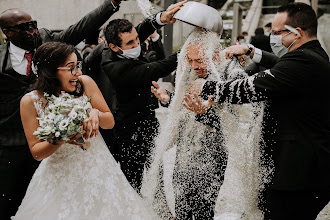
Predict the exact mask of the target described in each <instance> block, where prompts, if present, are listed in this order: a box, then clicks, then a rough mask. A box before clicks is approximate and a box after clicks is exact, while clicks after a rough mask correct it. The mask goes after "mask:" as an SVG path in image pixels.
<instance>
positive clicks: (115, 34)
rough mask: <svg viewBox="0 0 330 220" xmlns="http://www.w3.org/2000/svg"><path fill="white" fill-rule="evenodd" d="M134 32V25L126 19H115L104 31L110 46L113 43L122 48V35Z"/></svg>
mask: <svg viewBox="0 0 330 220" xmlns="http://www.w3.org/2000/svg"><path fill="white" fill-rule="evenodd" d="M132 30H133V24H132V23H131V22H130V21H129V20H126V19H115V20H112V21H110V22H109V24H108V25H107V26H106V27H105V29H104V35H105V39H106V40H107V42H108V44H109V43H112V44H114V45H116V46H118V47H121V42H122V40H121V37H120V34H121V33H130V32H131V31H132Z"/></svg>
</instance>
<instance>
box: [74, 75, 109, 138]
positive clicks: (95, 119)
mask: <svg viewBox="0 0 330 220" xmlns="http://www.w3.org/2000/svg"><path fill="white" fill-rule="evenodd" d="M79 80H80V81H81V83H82V84H83V86H84V90H85V94H86V95H87V96H88V97H91V104H92V107H93V109H92V110H91V112H90V114H89V121H88V122H87V123H86V124H84V129H85V130H86V133H85V135H84V137H85V138H87V134H89V133H90V131H91V130H92V132H91V134H90V136H89V137H92V136H94V135H97V134H98V126H100V127H101V128H103V129H112V128H113V127H114V125H115V120H114V118H113V115H112V113H111V111H110V109H109V107H108V105H107V103H106V101H105V99H104V97H103V95H102V93H101V91H100V89H99V88H98V87H97V85H96V83H95V82H94V80H93V79H92V78H90V77H89V76H86V75H82V76H80V77H79ZM92 125H93V128H92Z"/></svg>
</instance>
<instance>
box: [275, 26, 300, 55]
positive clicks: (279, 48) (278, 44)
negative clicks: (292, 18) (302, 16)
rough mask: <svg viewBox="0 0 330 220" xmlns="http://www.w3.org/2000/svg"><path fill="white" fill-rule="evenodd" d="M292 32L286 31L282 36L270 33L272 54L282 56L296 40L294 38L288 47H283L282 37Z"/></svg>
mask: <svg viewBox="0 0 330 220" xmlns="http://www.w3.org/2000/svg"><path fill="white" fill-rule="evenodd" d="M291 33H292V32H291V31H290V32H289V33H287V34H286V35H284V36H282V35H270V47H271V48H272V51H273V52H274V54H275V55H276V56H278V57H282V56H283V55H284V54H286V53H288V51H289V49H290V47H291V46H292V45H293V44H294V42H296V40H297V39H296V40H294V41H293V42H292V43H291V44H290V46H289V47H285V46H284V45H283V44H282V38H283V37H286V36H288V35H289V34H291Z"/></svg>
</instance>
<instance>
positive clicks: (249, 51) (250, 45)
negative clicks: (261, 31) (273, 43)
mask: <svg viewBox="0 0 330 220" xmlns="http://www.w3.org/2000/svg"><path fill="white" fill-rule="evenodd" d="M247 46H248V47H249V50H248V51H247V52H246V53H245V54H244V55H246V56H249V55H250V54H251V52H252V50H253V49H254V46H253V45H252V44H247Z"/></svg>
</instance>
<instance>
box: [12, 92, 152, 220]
mask: <svg viewBox="0 0 330 220" xmlns="http://www.w3.org/2000/svg"><path fill="white" fill-rule="evenodd" d="M31 95H32V96H33V97H36V96H35V95H33V93H31ZM39 100H40V99H39ZM38 106H41V105H36V108H37V112H38V114H39V112H40V109H38ZM89 141H90V142H91V147H90V148H89V149H88V150H86V151H84V150H82V149H81V148H80V147H79V146H77V145H72V144H67V143H66V144H63V145H62V146H61V147H60V148H59V149H58V150H57V151H56V152H55V153H54V154H52V155H51V156H50V157H48V158H46V159H44V160H43V161H42V162H41V163H40V165H39V167H38V169H37V170H36V172H35V174H34V176H33V178H32V180H31V182H30V185H29V187H28V189H27V192H26V195H25V197H24V199H23V201H22V204H21V206H20V207H19V209H18V211H17V213H16V215H15V216H14V217H12V219H13V220H18V219H24V220H26V219H28V220H39V219H40V220H53V219H54V220H55V219H65V220H67V219H70V220H92V219H93V220H94V219H95V220H96V219H97V220H101V219H104V220H110V219H113V220H122V219H127V220H131V219H132V220H133V219H134V220H140V219H141V220H147V219H157V218H155V216H153V214H152V213H151V211H150V210H149V209H148V208H147V207H146V206H145V204H144V202H143V200H142V198H141V197H140V196H139V195H138V194H137V193H136V192H135V190H134V189H133V188H132V187H131V186H130V184H129V183H128V181H127V180H126V178H125V176H124V174H123V173H122V171H121V170H120V167H119V164H118V163H116V161H115V159H114V158H113V156H112V155H111V154H110V152H109V150H108V148H107V146H106V145H105V143H104V141H103V138H102V137H101V135H99V136H97V137H94V138H91V139H89Z"/></svg>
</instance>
